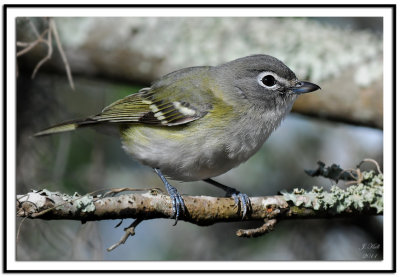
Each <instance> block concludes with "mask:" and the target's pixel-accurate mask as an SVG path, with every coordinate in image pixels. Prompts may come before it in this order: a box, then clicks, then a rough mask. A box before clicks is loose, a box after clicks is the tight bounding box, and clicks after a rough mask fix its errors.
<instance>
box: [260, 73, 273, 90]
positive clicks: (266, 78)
mask: <svg viewBox="0 0 400 277" xmlns="http://www.w3.org/2000/svg"><path fill="white" fill-rule="evenodd" d="M261 82H262V83H263V84H264V85H266V86H267V87H273V86H274V85H275V84H276V79H275V78H274V76H272V75H266V76H264V77H263V78H262V80H261Z"/></svg>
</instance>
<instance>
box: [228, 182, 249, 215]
mask: <svg viewBox="0 0 400 277" xmlns="http://www.w3.org/2000/svg"><path fill="white" fill-rule="evenodd" d="M226 196H228V197H232V198H233V200H235V207H239V202H240V209H241V210H242V220H243V219H244V218H245V216H246V214H247V210H250V209H251V203H250V198H249V197H248V196H247V194H245V193H241V192H240V191H237V190H235V189H232V190H229V191H227V192H226Z"/></svg>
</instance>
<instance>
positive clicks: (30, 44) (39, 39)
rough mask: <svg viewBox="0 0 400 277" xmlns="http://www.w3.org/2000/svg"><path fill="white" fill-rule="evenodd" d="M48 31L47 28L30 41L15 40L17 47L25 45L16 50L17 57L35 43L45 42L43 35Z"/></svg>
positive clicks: (26, 51)
mask: <svg viewBox="0 0 400 277" xmlns="http://www.w3.org/2000/svg"><path fill="white" fill-rule="evenodd" d="M48 31H49V29H46V30H44V32H43V33H42V34H41V35H40V36H39V37H38V38H37V39H36V40H35V41H32V42H22V41H17V46H18V47H25V48H24V49H22V50H21V51H19V52H17V57H19V56H22V55H24V54H26V53H28V52H29V51H31V50H32V49H33V48H34V47H35V46H36V45H38V44H39V43H41V42H42V43H46V41H45V40H44V39H43V37H44V36H45V35H46V33H47V32H48Z"/></svg>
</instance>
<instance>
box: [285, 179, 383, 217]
mask: <svg viewBox="0 0 400 277" xmlns="http://www.w3.org/2000/svg"><path fill="white" fill-rule="evenodd" d="M361 175H362V176H361V178H360V180H358V181H359V182H358V183H357V184H354V185H350V186H348V187H347V188H345V189H341V188H340V187H338V186H336V185H334V186H332V187H331V188H330V190H329V191H325V190H323V188H322V187H313V188H312V190H311V191H305V190H304V189H301V190H299V189H294V190H293V192H292V193H289V192H287V191H283V192H281V193H282V194H283V197H284V199H285V200H286V201H288V202H292V203H293V204H294V205H295V206H297V207H306V208H313V209H314V210H321V209H323V210H327V211H329V212H331V213H334V214H338V213H341V212H343V211H345V210H347V209H351V210H357V211H362V210H363V209H365V208H368V207H371V208H375V209H376V211H377V213H382V212H383V175H382V174H378V173H376V172H374V171H367V172H361Z"/></svg>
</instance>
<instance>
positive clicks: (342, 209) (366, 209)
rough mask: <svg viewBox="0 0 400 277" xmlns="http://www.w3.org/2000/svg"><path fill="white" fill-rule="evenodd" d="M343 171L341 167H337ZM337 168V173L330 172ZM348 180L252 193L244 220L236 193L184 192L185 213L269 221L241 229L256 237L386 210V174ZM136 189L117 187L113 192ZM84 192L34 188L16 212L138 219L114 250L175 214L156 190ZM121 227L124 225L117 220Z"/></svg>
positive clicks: (325, 170) (194, 217) (198, 218)
mask: <svg viewBox="0 0 400 277" xmlns="http://www.w3.org/2000/svg"><path fill="white" fill-rule="evenodd" d="M338 170H339V171H338ZM340 171H341V172H343V173H346V172H347V173H348V171H345V170H342V169H340V167H339V166H337V165H333V166H330V167H325V165H324V164H323V163H321V162H319V167H318V169H316V170H314V171H308V172H309V174H312V175H314V176H325V177H328V178H333V179H336V180H337V179H339V177H338V175H337V172H340ZM379 171H380V169H379ZM331 172H334V173H335V174H331ZM341 175H342V176H341V177H343V176H345V177H346V178H345V179H346V180H348V179H349V178H351V176H353V181H349V182H348V184H352V185H351V186H348V187H347V188H346V189H341V188H339V187H338V186H336V185H333V186H332V187H331V188H330V190H329V191H325V190H323V188H322V187H321V188H319V187H314V188H313V189H312V190H311V191H305V190H304V189H294V190H293V192H286V191H282V192H281V193H282V195H275V196H260V197H250V203H251V209H250V211H249V212H248V213H247V214H246V216H245V217H244V219H243V220H242V215H241V211H240V205H239V206H236V205H235V201H234V200H233V199H232V198H227V197H209V196H183V199H184V202H185V206H186V211H185V214H184V215H183V216H182V218H180V220H182V221H186V222H190V223H193V224H196V225H199V226H207V225H211V224H214V223H219V222H240V221H264V224H263V225H262V226H261V227H259V228H255V229H251V230H238V232H237V235H238V236H241V237H256V236H260V235H263V234H266V233H268V232H270V231H272V230H273V228H274V226H275V225H276V224H277V222H278V220H282V219H292V218H332V217H349V216H360V215H382V214H383V175H382V174H381V173H375V172H374V171H368V172H366V171H364V172H361V171H360V170H359V168H357V170H354V173H352V174H351V175H346V174H341ZM127 190H132V189H116V190H113V191H111V193H112V194H115V193H120V192H123V191H127ZM109 194H110V192H108V193H106V194H104V195H96V196H92V195H90V194H87V195H84V196H80V195H78V194H77V193H75V194H74V195H67V194H62V193H59V192H50V191H48V190H45V189H44V190H40V191H32V192H29V193H27V194H23V195H18V196H17V203H16V204H17V216H19V217H27V218H31V219H45V220H56V219H69V220H80V221H82V222H83V223H85V222H86V221H94V220H107V219H126V218H135V219H137V220H136V221H134V223H132V224H131V225H130V226H129V227H127V228H125V235H124V236H123V237H122V238H121V240H120V241H119V242H117V243H116V244H114V245H113V246H111V247H110V248H108V250H109V251H111V250H113V249H114V248H116V247H117V246H119V245H121V244H123V243H124V242H125V241H126V240H127V238H128V237H129V236H133V235H134V229H135V227H136V226H137V225H138V224H139V223H140V222H141V221H143V220H147V219H155V218H170V217H171V216H172V215H173V211H172V205H171V199H170V197H169V196H168V195H166V194H164V193H162V192H160V191H159V190H157V189H150V190H146V191H141V192H135V193H131V194H123V195H119V196H107V195H109ZM118 226H119V225H118Z"/></svg>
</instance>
